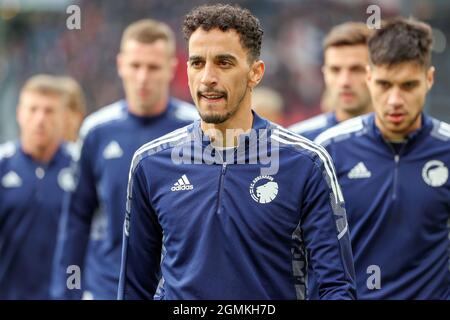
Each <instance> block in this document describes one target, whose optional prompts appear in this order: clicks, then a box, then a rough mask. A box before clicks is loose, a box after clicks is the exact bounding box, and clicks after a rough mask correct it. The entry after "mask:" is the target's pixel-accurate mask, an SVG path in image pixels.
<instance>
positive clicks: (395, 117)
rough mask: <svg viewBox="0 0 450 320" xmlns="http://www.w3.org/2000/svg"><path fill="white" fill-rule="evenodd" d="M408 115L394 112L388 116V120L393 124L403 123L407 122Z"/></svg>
mask: <svg viewBox="0 0 450 320" xmlns="http://www.w3.org/2000/svg"><path fill="white" fill-rule="evenodd" d="M405 117H406V114H405V113H403V112H392V113H388V114H387V118H388V120H389V122H392V123H396V124H398V123H401V122H403V120H405Z"/></svg>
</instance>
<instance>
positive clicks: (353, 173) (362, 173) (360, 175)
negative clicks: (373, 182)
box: [348, 162, 372, 179]
mask: <svg viewBox="0 0 450 320" xmlns="http://www.w3.org/2000/svg"><path fill="white" fill-rule="evenodd" d="M371 176H372V172H370V171H369V170H367V168H366V166H365V164H364V163H363V162H359V163H358V164H357V165H356V166H354V167H353V169H352V170H350V172H349V173H348V177H349V179H364V178H370V177H371Z"/></svg>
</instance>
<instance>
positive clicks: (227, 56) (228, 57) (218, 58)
mask: <svg viewBox="0 0 450 320" xmlns="http://www.w3.org/2000/svg"><path fill="white" fill-rule="evenodd" d="M216 59H217V60H225V59H228V60H232V61H233V62H236V61H237V58H236V57H235V56H233V55H232V54H228V53H224V54H219V55H217V56H216Z"/></svg>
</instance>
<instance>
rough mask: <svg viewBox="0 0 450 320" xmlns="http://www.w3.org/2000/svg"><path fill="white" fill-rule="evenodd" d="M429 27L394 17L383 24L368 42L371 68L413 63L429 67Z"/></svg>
mask: <svg viewBox="0 0 450 320" xmlns="http://www.w3.org/2000/svg"><path fill="white" fill-rule="evenodd" d="M432 44H433V36H432V31H431V27H430V26H429V25H428V24H426V23H424V22H421V21H418V20H414V19H405V18H402V17H397V18H394V19H392V20H388V21H385V22H384V23H383V25H382V27H381V29H379V30H377V31H376V32H375V33H374V34H373V35H372V36H371V37H370V39H369V55H370V61H371V63H372V64H374V65H388V66H392V65H396V64H399V63H402V62H416V63H418V64H419V65H421V66H423V67H426V68H427V67H429V66H430V65H431V47H432Z"/></svg>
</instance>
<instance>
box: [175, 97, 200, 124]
mask: <svg viewBox="0 0 450 320" xmlns="http://www.w3.org/2000/svg"><path fill="white" fill-rule="evenodd" d="M172 100H173V101H174V102H175V103H174V104H175V108H174V109H175V117H177V118H178V119H180V120H185V121H186V120H188V121H189V120H191V121H194V120H197V119H199V115H198V112H197V109H196V108H195V107H194V106H193V105H192V104H190V103H188V102H186V101H182V100H179V99H176V98H172Z"/></svg>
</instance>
